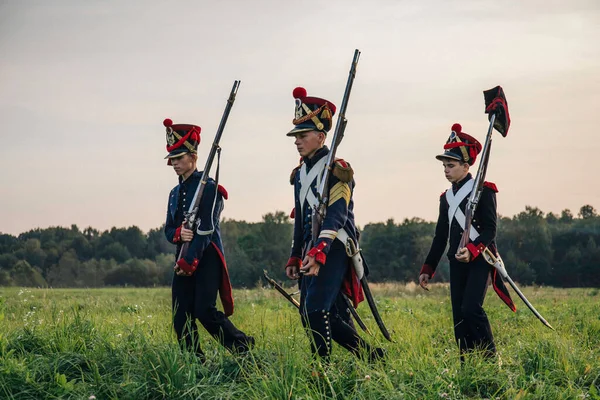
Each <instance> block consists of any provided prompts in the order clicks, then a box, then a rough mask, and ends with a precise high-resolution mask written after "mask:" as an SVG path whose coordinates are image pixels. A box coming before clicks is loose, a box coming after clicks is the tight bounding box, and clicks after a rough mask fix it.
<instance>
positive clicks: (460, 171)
mask: <svg viewBox="0 0 600 400" xmlns="http://www.w3.org/2000/svg"><path fill="white" fill-rule="evenodd" d="M442 164H443V165H444V175H445V176H446V179H448V181H450V183H457V182H460V181H461V180H463V178H464V177H465V176H467V174H468V173H469V164H467V163H464V164H463V163H461V162H459V161H456V160H452V159H446V160H444V161H442Z"/></svg>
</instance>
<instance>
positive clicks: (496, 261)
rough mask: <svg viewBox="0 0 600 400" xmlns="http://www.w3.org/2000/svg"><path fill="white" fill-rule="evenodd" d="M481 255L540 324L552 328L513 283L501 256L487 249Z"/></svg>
mask: <svg viewBox="0 0 600 400" xmlns="http://www.w3.org/2000/svg"><path fill="white" fill-rule="evenodd" d="M483 257H484V258H485V260H486V261H487V262H488V263H489V264H491V265H493V266H494V267H495V268H496V269H497V270H498V272H499V273H500V276H501V277H502V279H504V280H505V281H507V282H508V283H509V284H510V286H511V287H512V288H513V290H514V291H515V292H516V293H517V294H518V295H519V297H520V298H521V300H523V303H525V305H526V306H527V307H529V309H530V310H531V312H532V313H533V314H534V315H535V316H536V317H538V319H539V320H540V321H542V324H544V325H546V326H547V327H548V328H550V329H552V330H554V328H553V327H552V325H550V324H549V323H548V321H546V319H545V318H544V317H542V315H541V314H540V313H539V312H538V310H536V309H535V307H534V306H533V304H531V303H530V302H529V300H527V297H525V295H524V294H523V292H521V290H519V288H518V287H517V285H516V284H515V282H514V281H513V280H512V278H511V277H510V276H509V275H508V272H506V268H505V267H504V262H503V261H502V258H501V257H500V255H498V256H497V257H496V256H495V255H494V253H492V252H491V251H490V250H489V249H487V248H486V249H485V251H484V253H483Z"/></svg>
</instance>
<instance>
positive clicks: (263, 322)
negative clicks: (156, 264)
mask: <svg viewBox="0 0 600 400" xmlns="http://www.w3.org/2000/svg"><path fill="white" fill-rule="evenodd" d="M373 292H374V295H375V296H376V298H377V299H378V304H379V308H380V311H381V313H382V315H383V318H384V320H385V321H386V323H387V325H388V327H389V328H390V330H391V332H392V335H393V337H394V339H395V343H389V342H386V341H385V340H384V339H383V338H382V336H381V334H379V332H377V327H376V325H375V322H374V320H373V318H372V317H371V316H370V313H369V310H368V306H367V305H366V304H362V305H361V306H360V307H359V313H360V314H361V315H362V316H363V318H364V320H365V322H366V323H367V325H368V326H369V328H370V329H371V330H372V331H373V332H374V333H375V335H374V337H368V336H367V335H366V334H364V335H363V336H364V337H365V338H366V339H367V340H368V341H370V342H371V343H373V344H376V345H379V346H382V347H385V348H386V349H387V351H388V357H387V360H386V361H385V362H381V363H378V364H375V365H371V364H369V363H367V362H364V361H361V360H357V359H355V358H353V356H351V355H350V354H349V353H348V352H346V351H345V350H343V349H342V348H340V347H338V346H334V350H333V356H332V362H331V364H330V365H328V366H323V367H322V369H320V368H319V367H318V366H316V365H314V364H313V363H311V361H310V355H309V344H308V340H307V338H306V335H305V334H304V332H303V330H302V328H301V324H300V320H299V317H298V315H297V311H296V310H295V309H294V308H293V307H292V306H291V305H289V304H287V303H286V302H285V300H284V299H283V298H282V297H280V296H279V295H278V294H277V293H276V292H275V291H273V290H271V289H253V290H237V291H235V292H234V295H235V300H236V312H235V314H234V316H233V317H232V320H233V322H234V323H235V324H236V325H237V326H238V327H240V328H241V329H243V330H244V331H246V332H247V333H249V334H251V335H254V336H255V338H256V341H257V345H256V348H255V349H254V350H253V351H252V352H251V353H250V354H248V355H247V356H245V357H234V356H232V355H231V354H229V353H228V352H227V351H226V350H224V349H223V348H222V347H220V346H219V345H218V344H217V343H216V342H215V341H214V340H213V339H212V338H211V337H210V336H209V335H208V334H206V333H205V332H204V331H203V330H201V332H203V333H202V338H201V340H202V347H203V349H204V350H205V352H206V354H207V356H208V360H207V362H206V363H204V364H202V363H200V362H199V361H198V360H197V359H196V357H195V356H194V355H193V354H189V353H187V352H182V351H181V350H180V349H179V347H178V346H177V343H176V341H175V337H174V333H173V331H172V328H171V314H170V293H169V289H166V288H160V289H97V290H81V289H77V290H70V289H61V290H53V289H19V288H3V289H0V398H2V399H59V398H60V399H63V398H65V399H70V398H72V399H94V398H96V399H188V398H189V399H319V398H338V399H443V398H451V399H460V398H472V399H479V398H490V399H496V398H499V399H577V398H581V399H584V398H589V399H600V294H599V292H598V290H596V289H569V290H566V289H554V288H537V287H536V288H525V290H524V292H525V294H526V295H527V296H528V298H529V299H530V300H531V302H532V303H533V304H534V305H535V306H536V308H538V310H539V311H540V312H541V313H542V314H543V315H544V316H545V317H546V319H547V320H548V321H549V322H550V323H551V324H553V325H554V327H556V328H557V331H556V332H552V331H550V330H548V329H546V328H545V327H544V326H542V324H540V323H539V322H538V321H537V320H536V319H535V317H534V316H533V314H531V313H530V312H529V311H528V310H527V309H526V307H525V306H524V305H523V304H522V303H519V300H518V299H517V300H516V301H517V306H518V307H519V310H518V312H517V313H516V314H514V313H512V312H510V310H508V308H507V307H506V306H504V305H503V303H501V302H500V300H499V299H497V298H496V296H495V295H494V294H493V293H489V294H488V298H487V299H486V310H487V312H488V315H489V317H490V320H491V322H492V327H493V329H494V334H495V337H496V341H497V347H498V349H499V355H500V360H501V365H499V363H498V362H487V361H485V360H484V359H483V358H482V357H480V356H478V355H473V356H472V357H469V358H468V359H467V361H466V362H465V363H464V364H462V365H461V364H460V362H459V358H458V352H457V348H456V345H455V343H454V340H453V334H452V317H451V311H450V301H449V300H450V299H449V290H448V286H446V285H441V284H440V285H433V286H432V291H431V292H429V293H425V292H422V291H420V290H419V289H417V288H416V287H415V285H413V284H408V285H403V284H382V285H375V287H374V289H373ZM317 372H318V373H317Z"/></svg>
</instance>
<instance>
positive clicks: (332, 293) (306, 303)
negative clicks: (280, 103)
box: [285, 88, 384, 361]
mask: <svg viewBox="0 0 600 400" xmlns="http://www.w3.org/2000/svg"><path fill="white" fill-rule="evenodd" d="M293 96H294V98H295V99H296V114H295V118H294V120H293V122H292V123H293V124H294V125H295V127H294V129H292V130H291V131H290V132H289V133H288V134H287V136H291V137H294V138H295V139H296V140H295V142H294V143H295V145H296V148H297V150H298V153H300V156H301V157H302V158H301V161H300V165H298V166H297V167H296V168H294V170H293V171H292V174H291V176H290V183H291V184H292V185H293V186H294V200H295V207H294V210H293V211H292V214H293V217H294V220H295V221H294V238H293V242H292V250H291V256H290V259H289V261H288V263H287V265H286V269H285V271H286V275H287V276H288V277H289V278H290V279H300V283H299V286H300V315H301V320H302V324H303V326H304V327H305V328H306V329H307V331H308V332H309V338H311V351H312V353H313V355H315V356H316V355H318V356H320V357H321V358H322V359H324V360H328V358H329V355H330V352H331V340H332V339H333V340H334V341H336V342H337V343H339V344H340V345H341V346H342V347H344V348H345V349H347V350H349V351H350V352H351V353H353V354H355V355H357V356H360V355H361V354H363V353H361V352H362V351H364V352H365V353H364V354H366V355H367V357H368V359H369V360H371V361H373V360H376V359H379V358H381V357H383V355H384V351H383V349H380V348H372V347H371V346H370V345H369V344H367V343H366V342H365V341H364V340H363V339H362V338H361V337H360V336H359V335H358V332H357V331H356V329H355V328H354V325H353V323H352V320H351V319H350V315H349V313H348V311H347V306H346V302H345V299H344V298H343V297H342V295H343V293H345V294H346V295H347V296H348V297H349V298H350V299H351V300H352V302H353V303H354V304H353V305H354V306H355V307H356V306H357V305H358V303H359V302H360V301H362V300H363V298H364V296H363V292H362V288H361V287H360V283H359V281H358V279H357V277H356V274H355V272H354V269H353V268H352V267H351V263H350V258H349V256H348V255H347V254H346V248H345V243H346V240H347V239H348V238H350V240H353V241H354V242H355V243H357V236H358V232H357V229H356V226H355V224H354V212H353V207H354V203H353V200H352V193H353V190H354V179H353V174H354V172H353V170H352V168H351V167H350V164H348V163H347V162H346V161H344V160H342V159H337V160H336V161H335V164H334V167H333V171H332V176H331V178H330V180H329V187H328V189H327V190H328V192H329V201H328V204H327V212H326V216H325V218H324V220H323V221H322V224H321V230H320V232H319V236H318V240H317V241H316V242H315V243H313V245H312V247H310V248H308V245H309V242H311V237H312V213H313V212H314V210H313V208H312V207H313V206H314V205H315V204H316V203H317V199H316V195H317V187H318V185H319V183H320V181H321V178H322V176H323V172H324V171H325V169H326V165H325V164H326V159H327V154H328V153H329V149H328V148H327V147H326V146H325V145H324V143H325V139H326V135H327V132H329V130H330V129H331V123H332V117H333V115H334V114H335V110H336V107H335V105H334V104H332V103H331V102H329V101H327V100H325V99H321V98H318V97H308V96H307V93H306V90H305V89H304V88H296V89H294V91H293Z"/></svg>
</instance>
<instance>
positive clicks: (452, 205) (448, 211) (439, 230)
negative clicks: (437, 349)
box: [419, 124, 515, 360]
mask: <svg viewBox="0 0 600 400" xmlns="http://www.w3.org/2000/svg"><path fill="white" fill-rule="evenodd" d="M444 150H445V151H444V153H443V154H441V155H438V156H436V158H437V159H438V160H440V161H441V162H442V164H443V166H444V174H445V176H446V179H448V181H450V183H451V184H452V187H451V188H449V189H448V190H446V191H445V192H444V193H442V195H441V197H440V207H439V216H438V221H437V225H436V228H435V236H434V238H433V243H432V245H431V249H430V250H429V254H428V255H427V258H426V259H425V263H424V265H423V267H422V268H421V272H420V276H419V284H420V285H421V286H422V287H423V288H427V283H428V281H429V280H430V279H431V278H433V276H434V274H435V269H436V267H437V265H438V263H439V261H440V258H441V257H442V254H443V253H444V249H445V248H446V245H447V244H448V243H449V249H448V252H447V256H448V259H449V261H450V296H451V301H452V316H453V319H454V335H455V338H456V341H457V343H458V346H459V349H460V353H461V360H464V358H463V357H464V354H465V353H466V352H468V351H472V350H475V349H478V350H481V351H483V354H484V355H485V356H486V357H493V356H494V355H495V353H496V346H495V343H494V336H493V335H492V328H491V326H490V323H489V321H488V318H487V315H486V313H485V311H484V309H483V301H484V299H485V294H486V291H487V286H488V279H489V278H490V274H491V280H492V282H493V286H494V290H495V291H496V292H497V293H498V295H499V296H500V298H501V299H502V300H503V301H504V302H505V303H506V304H507V305H508V306H509V307H510V308H511V309H513V310H514V309H515V305H514V304H513V302H512V300H511V299H510V295H509V293H508V291H507V289H506V287H505V286H504V284H503V282H502V279H496V270H495V269H494V268H493V267H492V266H491V265H489V264H488V263H487V262H486V261H485V260H484V258H483V256H482V255H481V253H482V252H483V251H484V250H485V249H486V248H487V247H489V248H490V250H492V251H493V252H495V246H496V243H495V241H496V218H497V215H496V193H497V192H498V189H497V188H496V185H494V184H493V183H491V182H485V183H484V188H483V192H482V194H481V198H480V200H479V203H478V206H477V209H476V211H475V214H474V217H473V221H472V227H471V231H470V242H469V243H468V244H467V245H466V247H463V248H458V247H459V244H460V241H461V237H462V234H463V231H464V227H465V208H466V205H467V202H468V198H469V194H470V193H471V191H472V190H473V183H474V179H473V177H472V176H471V174H470V173H469V168H470V167H471V166H472V165H473V164H474V163H475V159H476V158H477V155H478V154H479V152H480V151H481V144H480V143H479V142H478V141H477V140H476V139H475V138H473V137H471V136H469V135H468V134H466V133H464V132H462V127H461V126H460V124H454V125H452V133H451V135H450V138H449V139H448V141H447V142H446V144H445V145H444Z"/></svg>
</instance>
